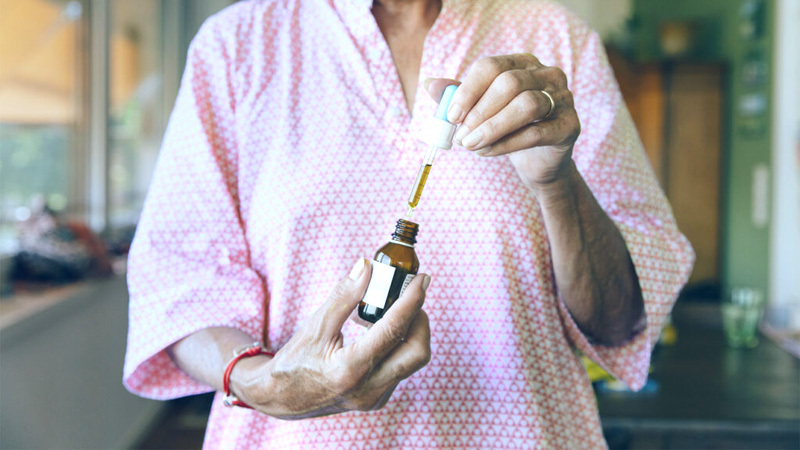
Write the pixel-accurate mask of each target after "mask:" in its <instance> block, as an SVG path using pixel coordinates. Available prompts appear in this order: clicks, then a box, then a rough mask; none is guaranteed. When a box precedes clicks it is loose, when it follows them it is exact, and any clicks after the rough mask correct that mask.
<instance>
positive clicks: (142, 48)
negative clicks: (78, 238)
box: [108, 0, 169, 227]
mask: <svg viewBox="0 0 800 450" xmlns="http://www.w3.org/2000/svg"><path fill="white" fill-rule="evenodd" d="M164 3H165V2H162V1H161V0H136V1H130V0H112V2H111V11H110V17H111V23H110V36H111V39H110V43H109V45H110V49H109V55H110V58H109V73H110V80H109V81H110V84H109V89H110V95H109V124H108V125H109V127H108V145H109V154H108V219H109V224H110V225H111V226H112V227H120V226H125V225H130V224H134V223H136V221H137V220H138V217H139V212H140V211H141V209H142V203H143V202H144V197H145V194H146V193H147V186H148V185H149V184H150V175H151V173H152V171H153V167H154V165H155V161H156V157H157V155H158V150H159V146H160V145H161V138H162V136H163V134H164V124H165V123H166V118H167V117H168V115H169V111H168V110H165V109H166V108H169V106H166V105H165V104H164V102H163V101H162V99H163V97H164V73H165V71H164V37H163V33H162V29H163V27H162V24H163V20H162V18H163V13H162V6H163V4H164Z"/></svg>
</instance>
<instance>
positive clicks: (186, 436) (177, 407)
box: [134, 394, 214, 450]
mask: <svg viewBox="0 0 800 450" xmlns="http://www.w3.org/2000/svg"><path fill="white" fill-rule="evenodd" d="M213 397H214V396H213V394H204V395H196V396H193V397H186V398H180V399H177V400H172V401H170V402H169V407H168V408H167V412H166V413H165V414H164V418H163V420H162V421H161V422H160V423H159V424H158V425H157V426H156V427H155V429H153V430H152V431H151V432H150V434H149V435H148V436H146V437H145V438H144V439H143V440H142V442H141V443H140V444H139V445H137V446H136V447H134V448H136V449H153V450H156V449H159V450H161V449H170V450H183V449H199V448H201V447H202V446H203V435H204V434H205V431H206V421H207V420H208V412H209V411H210V410H211V401H212V399H213Z"/></svg>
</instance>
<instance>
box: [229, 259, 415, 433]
mask: <svg viewBox="0 0 800 450" xmlns="http://www.w3.org/2000/svg"><path fill="white" fill-rule="evenodd" d="M362 261H363V260H362ZM370 274H371V267H370V265H369V264H368V263H366V264H364V263H363V262H362V263H359V264H357V265H356V266H355V267H354V268H353V271H352V272H351V273H350V276H349V277H345V278H343V279H342V280H341V281H340V282H339V284H338V285H337V287H336V289H335V290H334V291H333V293H332V294H331V296H330V297H329V299H328V300H327V301H326V302H325V304H323V305H322V307H321V308H319V309H318V310H317V311H316V312H315V313H314V314H312V315H311V316H310V317H309V318H308V319H307V320H306V321H305V322H304V323H303V325H302V327H301V328H300V329H299V330H298V331H297V332H296V333H295V334H294V336H292V338H291V339H290V340H289V342H288V343H287V344H286V345H284V346H283V348H281V349H280V350H279V351H278V352H277V353H276V355H275V357H274V358H273V359H272V360H271V361H269V362H268V363H266V364H264V365H262V367H261V368H260V370H261V371H262V372H261V374H260V375H258V376H253V377H246V376H245V377H240V378H245V379H247V378H249V379H250V381H249V382H248V383H246V385H243V386H238V387H237V386H234V392H235V393H237V394H238V396H239V398H241V399H242V400H243V401H245V403H247V404H249V405H251V406H253V407H254V408H255V409H257V410H260V411H262V412H264V413H266V414H269V415H272V416H274V417H279V418H283V419H302V418H306V417H317V416H323V415H328V414H335V413H340V412H345V411H351V410H362V411H365V410H374V409H379V408H381V407H383V406H384V405H385V404H386V402H387V401H388V400H389V397H390V396H391V394H392V392H393V391H394V389H395V388H396V387H397V384H398V383H399V382H400V381H402V380H403V379H405V378H408V377H409V376H411V375H412V374H413V373H414V372H416V371H418V370H419V369H421V368H422V367H423V366H425V365H426V364H427V363H428V361H429V360H430V356H431V350H430V326H429V323H428V316H427V315H426V314H425V312H424V311H422V309H421V308H422V304H423V302H424V300H425V290H426V289H427V284H428V283H429V282H430V277H429V276H427V275H424V274H420V275H419V276H416V277H414V280H413V281H412V282H411V283H410V284H409V285H408V287H407V288H406V289H405V291H404V292H403V295H402V296H401V297H400V298H399V299H398V300H397V301H396V302H395V303H394V304H393V305H392V308H391V309H390V310H389V311H388V312H387V313H386V314H385V315H384V316H383V318H382V319H381V320H380V321H378V323H376V324H375V325H373V326H372V327H371V328H370V329H369V330H368V331H367V332H366V333H365V334H364V335H363V336H362V337H361V338H359V339H358V340H356V341H355V342H352V343H350V344H349V345H346V346H345V345H343V337H342V331H341V330H342V326H343V325H344V323H345V322H346V321H347V319H348V317H349V316H350V314H351V313H352V312H353V310H354V309H355V308H356V306H357V305H358V303H359V301H360V300H361V298H362V297H363V295H364V292H365V291H366V288H367V284H368V283H369V279H370ZM239 391H241V392H239Z"/></svg>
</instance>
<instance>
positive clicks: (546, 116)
mask: <svg viewBox="0 0 800 450" xmlns="http://www.w3.org/2000/svg"><path fill="white" fill-rule="evenodd" d="M539 92H541V93H542V94H544V96H545V97H547V99H548V100H550V109H549V110H548V111H547V114H545V115H544V117H542V120H544V119H547V118H548V117H550V114H553V111H554V110H555V109H556V102H555V100H553V96H552V95H550V93H549V92H547V91H545V90H544V89H543V90H541V91H539Z"/></svg>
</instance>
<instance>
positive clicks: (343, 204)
mask: <svg viewBox="0 0 800 450" xmlns="http://www.w3.org/2000/svg"><path fill="white" fill-rule="evenodd" d="M370 4H371V0H359V1H355V0H350V1H347V0H302V1H301V0H275V1H244V2H239V3H237V4H235V5H233V6H231V7H229V8H228V9H227V10H225V11H223V12H222V13H220V14H218V15H216V16H215V17H213V18H211V19H210V20H208V21H207V23H206V24H205V25H204V26H203V28H202V29H201V30H200V32H199V33H198V35H197V37H196V38H195V40H194V42H193V43H192V45H191V48H190V50H189V56H188V61H187V67H186V73H185V75H184V78H183V84H182V87H181V90H180V94H179V96H178V100H177V103H176V105H175V110H174V112H173V114H172V118H171V120H170V124H169V127H168V129H167V133H166V136H165V138H164V144H163V149H162V152H161V156H160V159H159V162H158V167H157V169H156V173H155V176H154V180H153V184H152V186H151V189H150V194H149V196H148V199H147V202H146V205H145V208H144V211H143V213H142V217H141V221H140V223H139V229H138V231H137V235H136V239H135V242H134V245H133V248H132V251H131V254H130V270H129V276H128V281H129V287H130V295H131V303H130V332H129V337H128V352H127V356H126V362H125V370H124V383H125V385H126V386H127V387H128V389H130V390H131V391H132V392H135V393H137V394H139V395H142V396H145V397H150V398H155V399H169V398H175V397H179V396H185V395H192V394H197V393H201V392H207V391H209V388H208V387H207V386H204V385H202V384H200V383H198V382H197V381H195V380H193V379H192V378H190V377H189V376H187V375H186V374H184V373H183V372H182V371H180V370H179V369H178V368H177V367H176V366H175V365H174V364H173V363H172V361H171V360H170V358H169V357H168V356H167V355H166V353H165V352H164V349H165V348H166V347H168V346H169V345H170V344H172V343H174V342H175V341H177V340H179V339H181V338H182V337H184V336H187V335H188V334H190V333H192V332H195V331H197V330H200V329H202V328H206V327H212V326H228V327H236V328H239V329H241V330H244V331H245V332H247V333H249V334H251V335H252V336H253V338H254V339H263V340H264V342H265V343H266V344H265V345H266V346H267V347H268V348H270V349H273V350H279V349H280V348H281V346H282V345H284V343H286V342H287V341H288V340H289V338H290V337H291V336H292V334H293V333H294V331H295V330H296V329H297V328H298V327H299V325H300V323H301V322H302V321H303V319H304V318H305V317H307V316H308V315H309V314H310V313H311V312H312V311H314V310H315V309H316V308H317V307H318V306H319V305H320V304H321V302H323V300H324V299H325V298H326V297H327V295H328V294H329V292H330V291H331V289H332V288H333V286H334V285H335V284H336V282H337V281H338V280H339V279H340V278H341V277H343V276H345V275H346V273H347V271H348V270H349V268H350V267H351V266H352V264H353V263H354V262H355V261H356V260H357V258H359V257H362V256H368V257H369V256H371V255H372V254H373V253H374V251H375V250H376V249H377V248H378V247H380V246H381V245H382V244H384V243H385V242H386V241H387V240H388V239H389V235H390V233H391V232H392V231H393V227H394V224H395V222H396V220H397V219H398V218H400V217H402V215H403V214H404V212H405V207H406V205H405V200H406V198H407V195H408V192H409V190H410V188H411V185H412V183H413V181H414V179H415V176H416V173H417V169H418V167H419V163H420V161H421V158H422V153H423V150H424V149H423V147H422V146H421V144H419V143H418V142H417V141H416V139H415V135H416V134H417V132H418V130H419V129H420V126H421V123H422V120H423V119H424V118H425V117H428V116H430V115H431V114H433V112H434V110H435V107H436V105H435V103H434V102H433V101H432V100H431V99H430V98H429V97H428V95H427V94H426V93H425V91H424V90H423V88H422V86H421V85H420V87H419V88H418V91H417V92H418V94H417V98H416V101H415V104H414V107H413V111H412V113H409V111H408V110H407V108H406V107H405V102H404V97H403V91H402V88H401V85H400V82H399V79H398V76H397V73H396V70H395V68H394V65H393V61H392V56H391V54H390V52H389V48H388V47H387V45H386V42H385V41H384V39H383V37H382V35H381V32H380V30H379V29H378V27H377V25H376V23H375V20H374V19H373V17H372V15H371V12H370ZM520 52H531V53H533V54H534V55H536V56H537V57H538V58H539V59H540V60H541V61H542V62H543V63H544V64H547V65H555V66H558V67H560V68H562V69H563V70H564V72H565V73H566V74H567V77H568V79H569V86H570V88H571V90H572V91H573V93H574V96H575V103H576V107H577V109H578V113H579V116H580V118H581V123H582V128H583V132H582V134H581V136H580V138H579V140H578V142H577V144H576V146H575V153H574V159H575V162H576V164H577V167H578V169H579V170H580V172H581V173H582V174H583V177H584V178H585V179H586V182H587V183H588V185H589V186H590V188H591V189H592V191H593V192H594V195H595V196H596V198H597V200H598V201H599V202H600V204H601V205H602V206H603V208H604V209H605V211H606V212H607V213H608V215H609V216H610V217H611V218H612V219H613V220H614V222H615V223H616V224H617V226H618V227H619V229H620V230H621V232H622V234H623V236H624V238H625V241H626V242H627V245H628V249H629V250H630V253H631V256H632V258H633V261H634V263H635V267H636V271H637V273H638V276H639V280H640V281H641V285H642V290H643V293H644V298H645V302H646V311H647V316H648V328H647V330H646V331H645V332H644V333H642V334H640V335H638V336H637V337H636V338H635V339H633V340H632V341H631V342H629V343H627V344H626V345H623V346H621V347H616V348H606V347H601V346H596V345H592V344H591V343H590V342H588V341H587V339H586V338H585V337H584V336H583V335H582V334H581V332H580V331H579V330H578V328H577V326H576V325H575V323H574V322H573V320H572V319H571V317H570V315H569V313H568V312H567V310H566V307H565V305H564V303H563V301H561V300H560V299H559V297H558V294H557V292H556V290H555V285H554V283H553V272H552V266H551V259H550V250H549V246H548V240H547V233H546V230H545V229H544V226H543V222H542V217H541V214H540V210H539V208H538V205H537V202H536V200H535V199H534V198H533V197H532V196H531V194H530V193H529V191H528V190H527V189H526V188H525V187H523V186H522V184H521V182H520V180H519V178H518V176H517V174H516V173H515V171H514V168H513V167H512V166H511V164H510V163H509V161H508V159H507V158H506V157H499V158H482V157H479V156H477V155H475V154H472V153H470V152H467V151H466V150H464V149H463V148H460V147H458V146H454V148H453V150H451V151H449V152H440V156H439V158H438V160H437V163H436V165H435V166H434V168H433V171H432V173H431V176H430V179H429V182H428V185H427V187H426V190H425V193H424V195H423V198H422V202H421V203H420V207H419V208H418V209H417V211H416V213H415V216H414V219H415V221H417V222H418V223H419V224H420V233H419V236H418V244H417V254H418V255H419V259H420V261H421V265H422V267H421V271H424V272H426V273H430V274H431V275H432V277H433V283H432V284H431V287H430V288H429V289H428V295H427V300H426V303H425V310H426V311H427V312H428V314H429V315H430V319H431V346H432V350H433V357H432V360H431V362H430V364H429V365H428V366H426V367H425V368H424V369H423V370H421V371H420V372H418V373H417V374H415V375H414V376H412V377H411V378H409V379H408V380H406V381H404V382H403V383H401V384H400V386H399V387H398V388H397V390H396V391H395V393H394V395H393V397H392V399H391V400H390V402H389V403H388V405H387V406H386V407H385V408H383V409H382V410H380V411H375V412H365V413H361V412H353V413H348V414H341V415H336V416H330V417H324V418H318V419H309V420H301V421H281V420H277V419H273V418H270V417H267V416H265V415H262V414H259V413H256V412H253V411H251V410H246V409H240V408H226V407H224V406H222V404H221V401H220V396H219V394H218V395H217V398H216V399H215V402H214V406H213V408H212V411H211V417H210V419H209V426H208V430H207V434H206V440H205V445H206V446H207V447H208V448H270V449H283V448H285V449H320V448H347V449H349V448H364V449H370V448H372V449H379V448H415V449H422V448H459V449H461V448H475V449H490V448H519V449H522V448H557V449H584V448H585V449H590V448H591V449H595V448H604V447H605V446H606V444H605V442H604V440H603V436H602V430H601V427H600V421H599V418H598V413H597V409H596V405H595V400H594V397H593V393H592V389H591V385H590V382H589V379H588V378H587V376H586V374H585V372H584V370H583V368H582V366H581V364H580V362H579V361H578V358H577V357H576V355H575V352H574V350H573V348H577V349H579V350H580V351H582V352H583V353H584V354H586V355H588V356H590V357H591V358H592V359H594V360H595V361H597V362H598V363H599V364H601V365H602V366H603V367H604V368H606V369H607V370H608V371H610V372H611V373H613V374H615V375H616V376H617V377H618V378H620V379H622V380H624V381H625V382H626V383H628V385H630V386H631V387H633V388H639V387H641V386H642V385H643V383H644V382H645V380H646V377H647V367H648V363H649V358H650V352H651V348H652V346H653V344H654V342H655V340H656V338H657V336H658V334H659V331H660V329H661V326H662V324H663V321H664V318H665V316H666V315H667V314H668V313H669V311H670V308H671V306H672V304H673V302H674V299H675V297H676V294H677V292H678V291H679V289H680V288H681V286H682V285H683V283H684V282H685V281H686V279H687V277H688V274H689V272H690V269H691V266H692V260H693V253H692V250H691V248H690V246H689V244H688V242H687V241H686V239H685V238H684V237H683V236H682V235H681V234H680V233H679V232H678V230H677V228H676V226H675V222H674V220H673V217H672V214H671V211H670V208H669V205H668V204H667V202H666V200H665V198H664V196H663V194H662V192H661V191H660V190H659V188H658V186H657V182H656V180H655V178H654V176H653V173H652V171H651V169H650V167H649V165H648V162H647V161H646V159H645V156H644V153H643V151H642V148H641V144H640V142H639V139H638V137H637V134H636V131H635V130H634V127H633V125H632V122H631V118H630V116H629V114H628V112H627V110H626V109H625V106H624V104H623V102H622V98H621V97H620V93H619V89H618V87H617V85H616V82H615V80H614V77H613V74H612V72H611V70H610V68H609V65H608V62H607V60H606V56H605V54H604V51H603V46H602V44H601V41H600V40H599V39H598V37H597V35H596V34H594V33H593V32H592V31H591V30H589V29H588V28H587V26H586V25H585V24H584V23H583V22H581V21H580V20H579V19H577V18H576V17H575V16H573V15H571V14H570V13H568V12H567V11H565V10H564V9H562V8H561V7H560V6H557V5H556V4H553V3H548V2H539V1H531V0H510V1H496V0H482V1H474V2H466V1H445V2H444V6H443V9H442V11H441V14H440V16H439V18H438V19H437V21H436V23H435V24H434V26H433V28H432V29H431V30H430V33H429V34H428V37H427V40H426V41H425V47H424V53H423V56H422V67H421V70H420V80H424V79H425V78H428V77H449V78H455V79H459V78H463V77H464V75H465V73H466V71H467V69H468V68H469V67H470V64H471V63H473V62H474V61H476V60H477V59H480V58H482V57H486V56H492V55H502V54H511V53H520ZM420 84H421V83H420ZM343 332H344V335H345V342H347V341H348V340H352V339H354V338H355V337H356V336H357V335H358V334H359V333H361V332H363V331H362V329H361V328H360V327H359V326H358V325H356V324H353V323H349V324H347V325H346V326H345V329H344V331H343Z"/></svg>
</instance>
